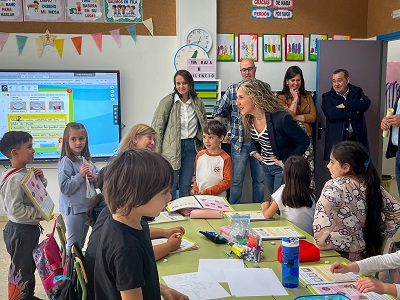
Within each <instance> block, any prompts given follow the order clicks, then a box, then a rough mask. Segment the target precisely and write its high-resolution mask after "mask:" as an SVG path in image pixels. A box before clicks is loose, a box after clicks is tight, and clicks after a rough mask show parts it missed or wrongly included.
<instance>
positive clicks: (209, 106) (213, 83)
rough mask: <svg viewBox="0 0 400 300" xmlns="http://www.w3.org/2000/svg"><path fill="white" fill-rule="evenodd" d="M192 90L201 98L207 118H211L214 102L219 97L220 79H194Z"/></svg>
mask: <svg viewBox="0 0 400 300" xmlns="http://www.w3.org/2000/svg"><path fill="white" fill-rule="evenodd" d="M194 90H195V91H196V93H197V94H198V95H199V97H200V98H201V100H203V103H204V106H205V107H206V112H207V118H209V119H210V118H212V112H213V109H214V105H215V103H216V102H217V101H218V100H219V99H221V79H214V80H196V81H195V82H194Z"/></svg>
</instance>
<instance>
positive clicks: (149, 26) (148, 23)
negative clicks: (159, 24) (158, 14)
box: [142, 18, 154, 36]
mask: <svg viewBox="0 0 400 300" xmlns="http://www.w3.org/2000/svg"><path fill="white" fill-rule="evenodd" d="M142 23H143V25H144V26H146V28H147V30H148V31H150V33H151V35H153V36H154V27H153V18H149V19H147V20H144V21H143V22H142Z"/></svg>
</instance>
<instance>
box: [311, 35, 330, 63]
mask: <svg viewBox="0 0 400 300" xmlns="http://www.w3.org/2000/svg"><path fill="white" fill-rule="evenodd" d="M327 39H328V35H327V34H314V33H312V34H310V36H309V39H308V60H312V61H316V60H317V57H318V52H319V51H318V47H319V41H321V40H327Z"/></svg>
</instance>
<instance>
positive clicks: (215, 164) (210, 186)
mask: <svg viewBox="0 0 400 300" xmlns="http://www.w3.org/2000/svg"><path fill="white" fill-rule="evenodd" d="M225 135H226V128H225V126H224V125H223V124H222V123H221V122H219V121H217V120H212V121H210V122H208V123H207V124H206V125H205V126H204V128H203V143H204V146H205V147H206V149H204V150H201V151H200V152H199V153H198V154H197V155H196V160H195V163H194V170H195V178H194V181H193V188H192V191H191V194H192V195H199V194H200V195H219V196H226V190H227V189H229V187H230V186H231V184H232V160H231V158H230V156H229V155H228V154H227V153H226V152H225V151H224V150H222V149H221V142H222V141H223V140H224V138H225Z"/></svg>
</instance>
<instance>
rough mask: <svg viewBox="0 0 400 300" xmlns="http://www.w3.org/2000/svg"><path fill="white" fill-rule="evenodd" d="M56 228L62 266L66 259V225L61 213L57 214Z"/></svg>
mask: <svg viewBox="0 0 400 300" xmlns="http://www.w3.org/2000/svg"><path fill="white" fill-rule="evenodd" d="M56 230H57V234H58V238H59V240H60V244H61V251H62V266H63V268H64V266H65V262H66V260H67V236H66V227H65V223H64V219H63V216H62V214H59V215H58V217H57V225H56Z"/></svg>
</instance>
